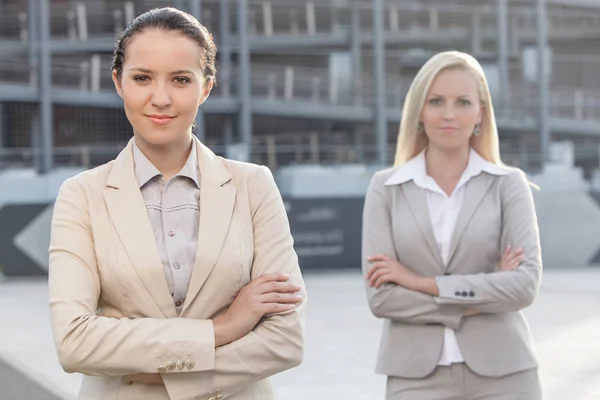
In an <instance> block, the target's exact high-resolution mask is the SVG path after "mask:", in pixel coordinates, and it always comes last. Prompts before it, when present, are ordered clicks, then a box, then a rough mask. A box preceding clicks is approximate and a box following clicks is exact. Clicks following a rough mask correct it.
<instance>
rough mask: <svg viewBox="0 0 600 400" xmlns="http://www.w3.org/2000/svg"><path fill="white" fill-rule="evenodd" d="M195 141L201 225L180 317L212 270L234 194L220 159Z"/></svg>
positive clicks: (227, 225)
mask: <svg viewBox="0 0 600 400" xmlns="http://www.w3.org/2000/svg"><path fill="white" fill-rule="evenodd" d="M194 141H195V143H196V146H197V150H198V152H197V153H198V165H199V166H200V222H199V224H198V225H199V227H198V251H197V253H196V261H195V263H194V270H193V272H192V277H191V280H190V286H189V288H188V292H187V296H186V299H185V303H184V305H183V310H182V315H183V314H184V313H185V312H186V310H187V309H188V308H189V306H190V304H191V303H192V302H193V301H194V299H195V297H196V296H197V295H198V293H199V292H200V289H201V288H202V286H203V285H204V283H205V282H206V280H207V279H208V276H209V275H210V273H211V272H212V270H213V268H214V267H215V264H216V262H217V259H218V258H219V254H220V253H221V249H222V248H223V244H224V243H225V238H226V236H227V232H228V231H229V225H230V222H231V218H232V216H233V210H234V206H235V198H236V193H237V190H236V188H235V186H234V185H233V183H232V182H230V181H231V175H230V174H229V171H227V169H226V168H225V166H224V165H223V162H222V161H221V159H219V158H218V157H217V156H216V155H215V154H214V153H213V152H211V151H210V150H209V149H208V148H206V147H205V146H204V145H202V144H201V143H200V142H199V141H198V140H197V139H194Z"/></svg>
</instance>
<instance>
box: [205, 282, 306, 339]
mask: <svg viewBox="0 0 600 400" xmlns="http://www.w3.org/2000/svg"><path fill="white" fill-rule="evenodd" d="M288 279H289V276H288V275H286V274H280V273H275V274H265V275H262V276H260V277H258V278H256V279H255V280H254V281H252V282H250V283H249V284H247V285H246V286H244V287H243V288H242V289H241V290H240V291H239V293H238V294H237V296H236V298H235V300H234V301H233V303H231V305H230V306H229V308H228V309H227V311H225V313H223V314H222V315H219V316H218V317H216V318H214V319H213V325H214V329H215V346H216V347H219V346H223V345H225V344H228V343H231V342H233V341H236V340H238V339H239V338H241V337H242V336H244V335H246V334H247V333H248V332H250V331H251V330H252V329H254V327H255V326H256V324H258V322H259V321H260V319H261V318H262V317H263V316H264V315H265V314H275V313H281V312H285V311H289V310H293V309H294V308H295V307H296V306H297V305H298V303H300V302H301V301H302V296H300V295H298V294H297V292H298V291H300V289H301V287H300V286H298V285H293V284H291V283H288V282H287V281H288Z"/></svg>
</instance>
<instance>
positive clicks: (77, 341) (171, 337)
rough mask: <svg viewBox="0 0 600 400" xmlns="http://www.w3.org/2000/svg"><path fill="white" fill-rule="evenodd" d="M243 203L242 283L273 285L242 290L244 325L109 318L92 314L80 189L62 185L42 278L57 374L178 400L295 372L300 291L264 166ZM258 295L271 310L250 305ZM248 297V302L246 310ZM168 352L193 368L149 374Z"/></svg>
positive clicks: (92, 264) (94, 298)
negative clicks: (136, 385) (156, 387)
mask: <svg viewBox="0 0 600 400" xmlns="http://www.w3.org/2000/svg"><path fill="white" fill-rule="evenodd" d="M250 201H251V203H252V204H251V208H252V211H253V215H252V221H253V226H254V241H255V256H254V262H253V266H252V272H251V279H252V281H253V282H254V283H251V285H254V286H253V289H257V287H258V286H263V285H264V284H271V283H274V284H275V286H271V287H270V289H265V291H263V292H260V291H257V290H252V292H251V293H248V291H245V294H244V296H245V298H244V299H243V300H244V301H241V303H242V306H241V307H239V309H240V310H241V311H242V314H244V315H246V318H245V325H244V326H240V325H235V326H233V325H231V323H230V322H227V321H222V320H218V319H217V318H215V319H214V320H211V319H202V320H201V319H188V318H172V319H161V318H135V319H131V318H127V317H124V318H113V317H108V316H99V315H97V314H96V308H97V306H98V299H99V298H100V296H101V292H102V290H103V288H102V287H101V280H100V270H99V268H98V265H97V261H96V256H95V250H94V249H95V244H94V239H93V236H92V228H91V222H90V218H89V215H90V214H89V210H88V206H89V203H88V200H87V196H86V193H85V190H84V188H83V183H81V182H79V181H77V180H75V179H71V180H68V181H67V182H65V184H63V186H62V188H61V190H60V193H59V195H58V197H57V201H56V203H55V209H54V215H53V221H52V235H51V243H50V270H49V300H50V311H51V319H52V325H53V329H54V336H55V342H56V347H57V351H58V356H59V360H60V363H61V365H62V366H63V368H64V369H65V371H67V372H80V373H83V374H87V375H99V376H114V377H122V376H130V377H131V378H132V380H136V379H138V380H139V381H146V380H150V381H151V382H148V383H158V382H160V381H164V383H165V385H166V387H167V390H168V392H169V395H170V398H172V399H177V400H179V399H189V398H190V396H194V395H198V396H201V395H204V394H205V393H207V392H209V391H211V392H212V391H213V390H216V389H218V391H219V393H222V394H223V395H224V396H228V395H231V394H232V393H235V392H236V391H239V390H241V389H243V388H244V387H246V386H248V385H250V384H252V383H254V382H257V381H259V380H261V379H264V378H266V377H268V376H270V375H273V374H275V373H278V372H281V371H283V370H285V369H289V368H292V367H294V366H296V365H298V364H300V363H301V361H302V358H303V346H304V304H305V294H306V292H305V289H304V282H303V279H302V276H301V273H300V269H299V266H298V260H297V257H296V253H295V252H294V249H293V241H292V237H291V234H290V231H289V224H288V220H287V215H286V211H285V208H284V205H283V201H282V199H281V196H280V195H279V191H278V190H277V187H276V186H275V182H274V180H273V177H272V175H271V174H270V173H269V172H268V170H266V168H264V167H261V168H259V169H258V170H257V171H256V175H255V178H254V186H253V193H252V195H251V200H250ZM282 274H285V277H284V276H283V275H282ZM265 276H270V277H272V279H266V278H264V277H265ZM261 277H262V278H261ZM277 283H285V284H286V285H287V286H285V287H286V288H287V289H285V288H284V289H282V290H281V291H280V290H278V288H280V289H281V288H283V286H282V285H279V286H277ZM288 284H289V285H288ZM273 292H280V293H284V294H289V295H290V296H293V295H295V293H296V292H299V293H300V294H301V295H302V299H301V301H297V300H291V301H287V302H281V301H279V299H280V298H281V296H279V297H278V300H276V301H275V302H272V300H273V299H271V300H269V299H265V298H264V297H261V296H263V295H268V294H269V293H273ZM259 297H261V298H262V300H263V301H261V303H269V304H272V305H273V307H271V308H269V307H268V306H264V307H262V308H261V307H259V306H257V304H256V302H257V301H258V300H257V299H258V298H259ZM248 298H253V299H255V300H257V301H254V302H253V303H252V304H248V302H246V301H245V300H247V299H248ZM281 303H286V304H287V306H288V307H287V308H285V306H286V304H283V307H284V308H285V309H283V308H282V307H281ZM289 304H294V307H289ZM254 306H256V307H255V308H253V309H252V310H250V311H249V310H248V308H249V307H254ZM230 308H231V307H230ZM246 312H247V313H246ZM267 313H268V315H267ZM234 319H235V320H236V321H238V320H239V319H238V318H234ZM253 319H254V320H255V323H253V322H252V320H253ZM221 325H222V326H225V327H226V328H227V329H226V331H227V332H225V333H224V334H219V326H221ZM232 331H233V334H232ZM178 353H179V354H188V353H191V354H192V355H193V359H194V362H193V363H190V364H189V365H186V368H185V369H184V370H182V371H180V370H179V369H178V368H176V369H175V370H172V371H166V372H164V373H161V374H160V375H158V374H157V366H158V365H159V363H158V360H157V355H158V354H178Z"/></svg>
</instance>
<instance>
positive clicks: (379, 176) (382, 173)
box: [371, 167, 398, 187]
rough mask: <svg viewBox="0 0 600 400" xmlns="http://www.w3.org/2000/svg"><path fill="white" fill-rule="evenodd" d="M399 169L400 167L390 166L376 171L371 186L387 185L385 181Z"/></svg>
mask: <svg viewBox="0 0 600 400" xmlns="http://www.w3.org/2000/svg"><path fill="white" fill-rule="evenodd" d="M397 170H398V167H389V168H385V169H382V170H379V171H376V172H375V173H374V174H373V176H372V177H371V186H381V187H383V186H385V183H386V182H387V180H388V179H390V178H391V177H392V176H393V175H394V174H395V173H396V172H397Z"/></svg>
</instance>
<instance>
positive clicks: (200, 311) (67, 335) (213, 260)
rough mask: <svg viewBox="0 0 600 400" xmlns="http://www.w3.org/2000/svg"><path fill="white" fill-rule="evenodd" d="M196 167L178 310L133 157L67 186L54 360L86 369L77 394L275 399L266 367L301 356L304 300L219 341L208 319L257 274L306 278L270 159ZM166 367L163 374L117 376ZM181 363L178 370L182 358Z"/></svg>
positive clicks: (153, 399)
mask: <svg viewBox="0 0 600 400" xmlns="http://www.w3.org/2000/svg"><path fill="white" fill-rule="evenodd" d="M194 141H195V145H196V146H197V148H198V163H199V164H198V165H199V169H200V175H201V182H200V186H201V194H200V224H199V235H198V253H197V256H196V263H195V266H194V270H193V274H192V279H191V283H190V286H189V290H188V294H187V298H186V301H185V303H184V305H183V308H182V314H181V316H180V317H177V313H176V310H175V305H174V304H173V299H172V297H171V294H170V291H169V288H168V285H167V282H166V279H165V275H164V271H163V266H162V264H161V260H160V256H159V253H158V250H157V246H156V241H155V239H154V236H153V233H152V227H151V225H150V222H149V219H148V215H147V212H146V207H145V205H144V201H143V199H142V196H141V193H140V189H139V187H138V184H137V181H136V178H135V175H134V167H133V153H132V142H130V143H129V144H128V145H127V147H126V148H125V149H124V150H123V151H122V152H121V154H119V156H118V157H117V159H116V160H114V161H111V162H109V163H107V164H105V165H102V166H100V167H98V168H95V169H93V170H90V171H86V172H83V173H81V174H79V175H77V176H75V177H73V178H71V179H68V180H67V181H65V182H64V184H63V185H62V187H61V189H60V192H59V194H58V198H57V200H56V204H55V208H54V215H53V219H52V235H51V242H50V251H49V252H50V270H49V290H50V293H49V296H50V311H51V317H52V326H53V329H54V336H55V341H56V347H57V351H58V356H59V359H60V363H61V365H62V367H63V368H64V370H65V371H67V372H80V373H83V374H85V375H84V379H83V383H82V387H81V391H80V395H79V398H80V399H82V400H96V399H97V400H100V399H101V400H121V399H123V400H135V399H144V400H167V399H171V400H193V399H195V400H200V399H211V400H216V399H244V400H246V399H256V400H265V399H267V400H268V399H273V398H274V394H273V391H272V389H271V386H270V384H269V381H268V377H269V376H271V375H273V374H276V373H278V372H281V371H284V370H286V369H289V368H292V367H295V366H297V365H299V364H300V363H301V361H302V358H303V346H304V333H303V330H304V304H301V305H300V306H299V307H298V308H296V309H295V310H294V311H291V312H287V313H283V314H278V315H273V316H268V317H265V318H263V319H262V320H261V322H260V323H259V324H258V325H257V326H256V328H255V329H254V330H253V331H251V332H250V333H248V334H247V335H246V336H244V337H242V338H241V339H239V340H237V341H235V342H233V343H231V344H228V345H225V346H222V347H219V348H216V349H215V342H214V330H213V324H212V321H211V318H213V317H215V316H217V315H218V314H220V313H222V312H224V311H225V310H226V309H227V307H228V306H229V305H230V304H231V302H232V301H233V299H234V298H235V296H236V294H237V292H238V290H239V289H241V288H242V287H243V286H245V285H246V284H248V283H249V282H250V281H251V280H253V279H255V278H257V277H258V276H259V275H261V274H264V273H269V272H285V273H288V274H289V275H290V282H292V283H296V284H299V285H301V286H302V287H303V289H302V291H301V294H302V295H303V296H304V298H306V291H305V290H304V282H303V279H302V276H301V273H300V269H299V266H298V259H297V256H296V253H295V251H294V248H293V240H292V236H291V234H290V229H289V224H288V219H287V215H286V211H285V208H284V204H283V201H282V199H281V196H280V194H279V191H278V189H277V187H276V185H275V182H274V179H273V176H272V175H271V173H270V171H269V170H268V169H267V168H266V167H259V166H256V165H252V164H247V163H241V162H235V161H231V160H227V159H223V158H221V157H217V156H215V155H214V154H213V153H212V152H211V151H210V150H209V149H208V148H206V147H205V146H204V145H202V144H201V143H200V142H199V141H198V140H197V139H195V138H194ZM169 361H172V362H173V364H170V365H171V367H173V366H175V367H174V368H173V369H172V370H167V371H166V372H163V373H162V377H163V380H164V383H165V384H164V386H163V385H144V384H137V383H133V384H129V382H128V381H127V380H125V379H123V378H122V377H123V376H125V375H129V374H136V373H157V372H158V371H159V367H161V366H166V365H169V364H168V363H169ZM180 368H181V369H180Z"/></svg>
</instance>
